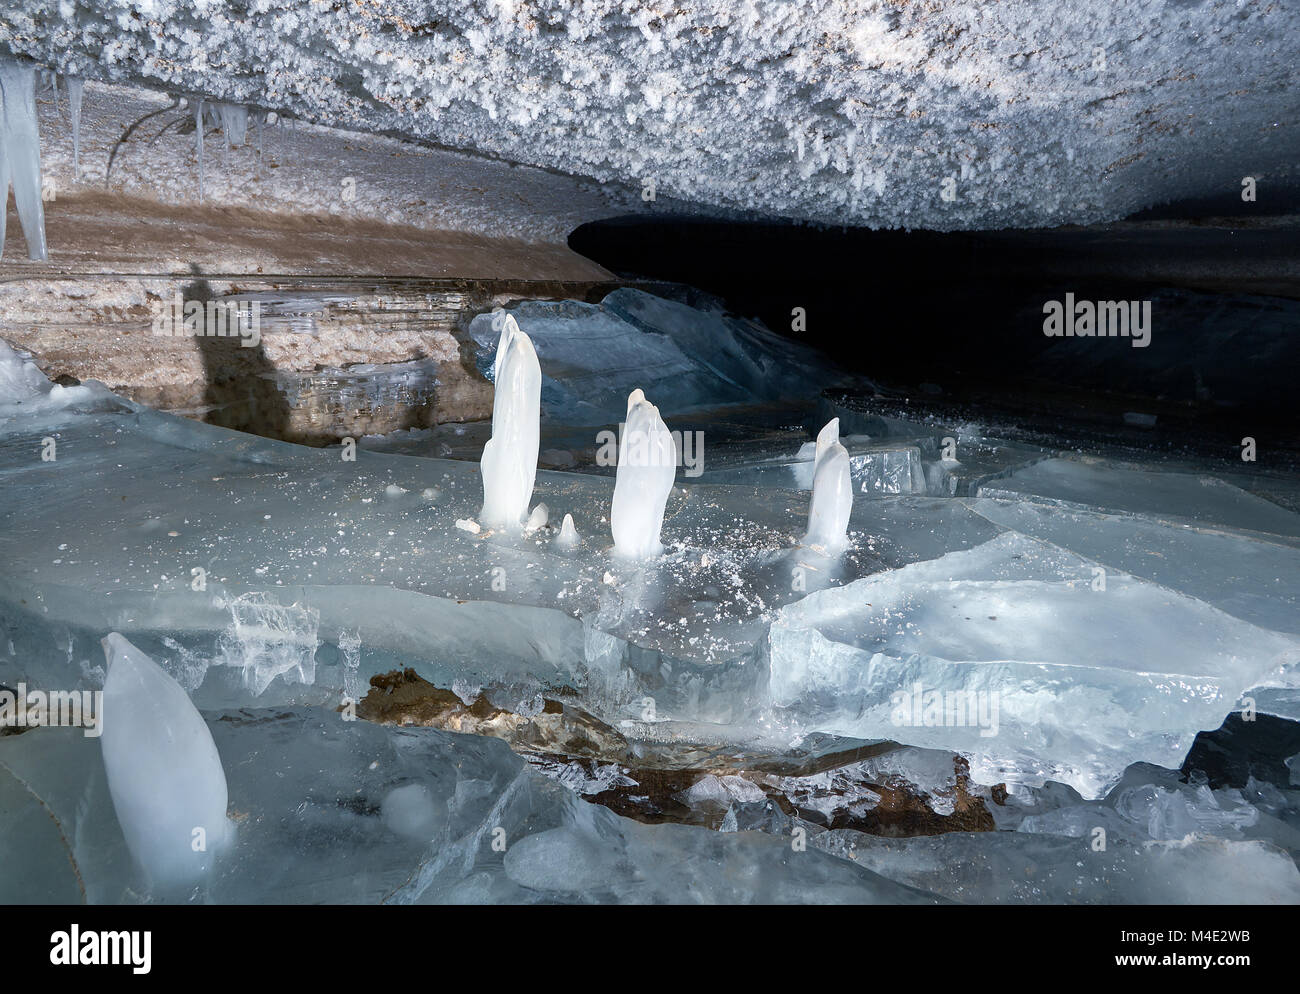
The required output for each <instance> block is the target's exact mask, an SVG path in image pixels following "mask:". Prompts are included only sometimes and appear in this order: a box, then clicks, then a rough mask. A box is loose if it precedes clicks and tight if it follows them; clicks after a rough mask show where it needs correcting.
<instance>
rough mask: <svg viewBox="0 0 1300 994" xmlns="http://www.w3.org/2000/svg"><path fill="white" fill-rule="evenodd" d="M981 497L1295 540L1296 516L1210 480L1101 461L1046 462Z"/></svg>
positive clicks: (1299, 528) (989, 486)
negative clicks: (1034, 501) (1030, 501)
mask: <svg viewBox="0 0 1300 994" xmlns="http://www.w3.org/2000/svg"><path fill="white" fill-rule="evenodd" d="M977 496H980V497H1004V498H1015V497H1029V498H1034V499H1040V500H1048V501H1055V502H1059V503H1060V504H1062V505H1064V506H1073V507H1076V508H1087V509H1101V510H1110V511H1119V512H1125V513H1129V514H1140V515H1143V516H1145V517H1147V518H1152V519H1156V520H1166V521H1167V520H1173V521H1190V522H1194V523H1196V524H1199V525H1222V526H1225V527H1228V528H1233V529H1237V530H1247V531H1256V532H1265V533H1273V534H1277V535H1283V536H1288V537H1290V538H1300V514H1296V513H1295V512H1293V511H1289V510H1287V509H1286V508H1284V507H1279V506H1278V505H1277V504H1274V503H1273V502H1272V501H1267V500H1264V499H1263V498H1261V497H1256V496H1255V495H1254V494H1250V493H1247V492H1246V491H1244V490H1241V489H1239V488H1238V487H1234V486H1232V485H1231V484H1228V483H1224V482H1223V481H1222V480H1218V479H1215V478H1214V477H1213V476H1210V475H1200V474H1190V473H1164V472H1153V471H1151V470H1149V469H1143V468H1134V467H1127V466H1123V465H1117V464H1114V463H1112V462H1109V461H1106V460H1100V459H1047V460H1044V461H1042V462H1038V463H1035V464H1033V465H1032V466H1027V467H1025V468H1023V469H1017V470H1015V471H1014V472H1012V473H1011V474H1009V475H1007V476H1005V477H1002V478H1001V479H998V480H996V481H992V482H989V483H986V484H984V485H982V486H981V487H980V488H979V491H978V494H977Z"/></svg>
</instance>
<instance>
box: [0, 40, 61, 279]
mask: <svg viewBox="0 0 1300 994" xmlns="http://www.w3.org/2000/svg"><path fill="white" fill-rule="evenodd" d="M0 100H3V104H4V106H3V110H0V190H2V191H3V192H4V201H5V202H6V203H7V202H8V200H9V184H10V182H11V181H12V182H13V187H14V203H15V204H16V205H17V207H18V222H19V224H21V225H22V229H23V237H24V238H26V239H27V257H28V258H29V259H31V260H32V261H34V262H44V261H45V260H46V259H47V258H48V257H49V256H48V254H47V253H46V250H45V205H44V204H43V203H42V202H41V137H40V131H39V129H38V128H37V125H36V68H35V67H34V66H30V65H23V64H22V63H18V62H14V61H11V60H9V59H5V60H3V61H0ZM8 213H9V212H8V210H3V211H0V256H3V254H4V239H5V221H6V216H7V215H8Z"/></svg>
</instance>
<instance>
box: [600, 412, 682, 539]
mask: <svg viewBox="0 0 1300 994" xmlns="http://www.w3.org/2000/svg"><path fill="white" fill-rule="evenodd" d="M676 475H677V446H676V444H675V443H674V442H673V436H672V434H671V433H670V432H669V431H668V426H667V425H665V424H664V422H663V418H661V417H660V416H659V408H657V407H655V406H654V404H652V403H650V402H649V401H648V400H646V398H645V394H644V393H642V392H641V391H640V390H633V391H632V393H631V394H629V395H628V398H627V419H626V421H625V423H624V426H623V437H622V438H621V439H619V445H618V470H617V475H616V478H615V481H614V504H613V507H612V508H611V509H610V514H609V521H610V529H611V531H613V533H614V552H615V554H617V555H619V556H623V557H625V558H627V559H653V558H654V557H655V556H657V555H659V553H661V552H663V545H662V544H660V542H659V530H660V529H661V528H662V527H663V523H664V506H665V505H666V504H667V503H668V495H669V494H670V493H671V492H672V489H673V479H674V477H675V476H676Z"/></svg>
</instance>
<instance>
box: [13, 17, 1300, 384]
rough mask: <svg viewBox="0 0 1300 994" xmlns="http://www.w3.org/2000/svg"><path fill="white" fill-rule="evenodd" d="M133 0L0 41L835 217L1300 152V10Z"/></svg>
mask: <svg viewBox="0 0 1300 994" xmlns="http://www.w3.org/2000/svg"><path fill="white" fill-rule="evenodd" d="M138 8H139V4H138V3H137V2H135V0H95V2H92V3H78V4H71V3H67V4H58V5H51V4H48V3H45V2H38V0H22V2H19V3H13V4H9V5H7V6H6V8H5V11H4V12H3V14H0V25H3V27H4V28H5V29H6V30H5V35H6V37H7V38H8V39H9V43H8V44H9V46H10V48H11V49H12V50H13V51H14V52H15V54H21V55H25V56H28V57H30V58H32V59H34V60H36V61H38V62H40V63H41V64H43V65H48V66H50V67H52V68H54V69H56V70H57V71H59V72H61V73H64V74H67V75H79V76H85V77H87V78H93V79H100V80H106V81H126V80H134V81H149V82H151V83H153V84H154V85H155V86H157V87H160V88H164V89H168V90H172V91H180V92H186V93H196V94H204V95H207V96H208V97H210V98H212V99H214V100H218V101H222V102H225V103H231V104H244V105H256V106H262V107H269V108H274V109H276V110H279V111H283V112H288V113H291V114H293V115H294V116H296V117H298V118H301V119H304V120H310V121H314V122H318V123H322V124H328V125H331V126H337V127H344V128H355V129H358V130H365V131H370V132H396V133H401V134H406V135H410V136H413V137H416V138H420V139H428V140H432V141H435V142H439V143H442V144H445V145H450V146H453V147H457V148H467V149H476V150H479V151H481V152H485V153H489V154H491V155H494V156H500V157H502V158H505V159H507V160H510V161H514V162H521V163H527V164H530V165H535V166H541V167H544V168H548V169H556V170H560V171H561V172H565V173H570V174H575V175H583V176H591V177H594V178H595V179H597V180H599V181H601V182H608V183H619V184H625V185H627V186H631V187H633V188H635V190H637V191H638V192H639V191H640V190H641V188H642V184H643V182H644V181H645V180H646V179H647V178H653V179H654V180H655V181H656V186H657V191H658V196H659V197H660V198H668V197H673V198H677V199H679V200H685V201H691V202H695V203H699V204H704V205H708V206H711V207H716V208H730V209H736V210H744V211H759V212H764V213H769V214H781V215H786V216H792V217H801V218H807V219H811V220H817V221H823V222H826V223H830V224H836V225H838V224H846V223H847V224H868V225H872V226H877V227H894V226H908V227H914V228H915V227H928V228H936V229H954V228H1000V227H1015V226H1027V225H1050V224H1060V223H1068V222H1092V221H1098V220H1107V219H1113V218H1118V217H1122V216H1124V215H1127V214H1129V213H1131V212H1133V211H1134V210H1136V209H1139V208H1141V207H1144V206H1149V205H1151V204H1153V203H1156V202H1161V201H1168V200H1173V199H1177V198H1190V197H1196V196H1201V195H1208V194H1212V193H1216V192H1219V191H1223V190H1227V189H1231V188H1232V187H1233V186H1235V185H1236V184H1238V183H1240V180H1241V177H1242V175H1243V170H1244V169H1250V170H1254V171H1256V174H1257V175H1258V174H1271V173H1275V172H1277V171H1279V170H1281V169H1286V168H1289V167H1290V166H1291V165H1292V164H1293V163H1294V161H1295V159H1296V153H1297V148H1298V145H1300V132H1298V131H1297V122H1296V118H1295V114H1294V102H1293V90H1292V87H1291V83H1292V81H1293V75H1294V69H1295V65H1296V64H1297V62H1298V61H1300V58H1298V57H1297V56H1298V54H1300V27H1298V25H1297V17H1300V13H1298V12H1297V11H1296V9H1295V7H1294V5H1291V4H1271V5H1255V4H1250V5H1247V6H1246V7H1242V6H1241V5H1240V4H1239V3H1238V2H1236V0H1204V2H1201V3H1195V4H1188V3H1181V4H1173V5H1171V4H1167V3H1151V2H1145V0H1087V2H1078V0H1047V2H1045V3H1038V4H1007V3H974V4H973V3H966V2H961V0H938V2H935V3H930V4H923V5H913V4H885V3H879V2H868V3H865V4H847V5H846V4H840V3H837V2H834V0H810V2H808V3H805V4H799V5H792V4H789V3H786V2H783V0H754V2H752V3H746V4H741V5H737V4H736V3H734V2H733V0H702V2H700V3H697V4H692V5H690V6H688V7H681V8H672V9H667V8H663V7H662V6H661V5H657V4H653V3H649V2H647V0H630V2H621V0H620V2H614V0H599V2H594V3H586V4H583V5H581V7H579V8H574V9H570V8H569V7H568V6H564V5H562V6H546V5H541V6H538V5H525V4H519V5H514V4H511V5H502V4H500V3H498V2H496V0H474V2H468V3H463V2H459V0H457V2H451V0H391V2H387V3H384V4H380V5H363V6H359V7H358V6H356V5H340V6H338V7H337V8H333V7H330V6H329V5H322V4H319V3H313V2H310V0H285V2H282V3H276V4H258V5H251V6H250V7H249V9H247V10H245V11H242V12H241V15H240V17H239V18H237V19H235V18H231V19H228V20H225V21H222V22H220V23H216V24H213V23H211V16H210V11H209V7H208V5H207V3H206V2H202V0H158V2H156V3H152V4H151V5H150V6H149V10H150V13H149V16H148V24H149V30H148V31H130V32H124V31H123V30H122V28H121V24H123V23H131V22H133V21H134V20H135V19H136V18H137V17H138V16H139V14H138ZM195 24H202V25H205V26H206V27H205V30H204V31H202V32H196V31H195V30H194V29H193V27H192V25H195ZM412 26H419V30H415V29H414V27H412ZM1207 38H1213V39H1214V44H1213V45H1208V44H1205V42H1204V39H1207ZM539 39H544V43H541V42H540V41H539ZM214 51H219V52H220V53H221V58H220V60H219V61H218V60H210V59H209V55H210V53H212V52H214ZM231 67H238V68H239V71H238V72H234V71H232V70H231ZM1190 119H1195V120H1196V122H1197V126H1196V128H1195V129H1191V128H1188V127H1185V126H1184V123H1185V122H1186V121H1187V120H1190ZM1260 135H1267V140H1266V141H1264V142H1261V141H1260V140H1259V136H1260ZM683 136H690V140H684V139H683ZM1243 148H1249V149H1251V154H1250V155H1249V156H1248V157H1247V158H1248V159H1249V163H1248V164H1247V165H1243V158H1242V150H1243ZM647 388H649V387H648V385H647Z"/></svg>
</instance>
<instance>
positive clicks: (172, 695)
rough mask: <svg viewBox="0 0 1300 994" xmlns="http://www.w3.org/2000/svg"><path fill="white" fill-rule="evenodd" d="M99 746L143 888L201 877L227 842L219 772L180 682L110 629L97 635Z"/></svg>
mask: <svg viewBox="0 0 1300 994" xmlns="http://www.w3.org/2000/svg"><path fill="white" fill-rule="evenodd" d="M104 654H105V656H107V658H108V677H107V679H106V680H105V682H104V705H103V706H104V714H103V734H102V736H101V745H102V748H103V754H104V770H105V772H106V773H107V775H108V786H109V790H110V791H111V793H112V797H113V808H114V810H115V811H116V812H117V820H118V822H119V823H120V824H121V826H122V834H123V835H124V836H125V837H126V842H127V845H128V847H129V848H130V850H131V854H132V855H133V856H134V857H135V859H136V861H137V862H138V863H139V864H140V866H141V868H142V869H143V870H144V871H145V873H146V874H147V876H148V878H149V880H150V883H151V886H153V887H156V888H159V889H162V890H167V889H171V888H177V887H184V886H186V885H189V884H193V883H195V882H197V881H198V880H200V879H202V878H203V877H204V875H205V874H207V873H208V871H209V870H210V869H211V867H212V863H213V860H214V858H215V857H216V855H217V854H219V853H220V852H222V851H223V850H224V849H226V847H227V846H228V845H229V843H230V842H231V841H232V840H233V836H234V831H235V830H234V826H233V825H232V824H231V822H230V821H229V820H228V819H227V818H226V801H227V796H226V775H225V772H224V771H223V769H222V766H221V757H220V756H219V755H218V754H217V747H216V745H215V744H214V743H213V741H212V735H211V733H210V732H209V731H208V727H207V725H206V724H205V723H204V721H203V718H202V717H201V716H200V715H199V712H198V710H197V709H196V708H195V707H194V705H193V704H192V703H191V702H190V698H189V695H188V694H187V693H186V692H185V691H184V689H182V687H181V686H180V684H178V683H177V682H176V681H175V680H173V679H172V678H171V677H170V676H168V675H167V674H166V673H164V672H163V671H162V669H161V668H160V667H159V666H158V664H157V663H155V662H154V661H153V660H152V659H150V658H149V657H148V656H146V655H145V654H144V653H142V652H141V651H140V650H139V649H137V648H136V647H135V646H133V645H132V644H131V643H130V642H128V641H127V640H126V639H124V638H123V637H122V636H121V635H118V634H117V633H116V632H114V633H113V634H111V635H109V636H108V637H107V638H105V639H104Z"/></svg>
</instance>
